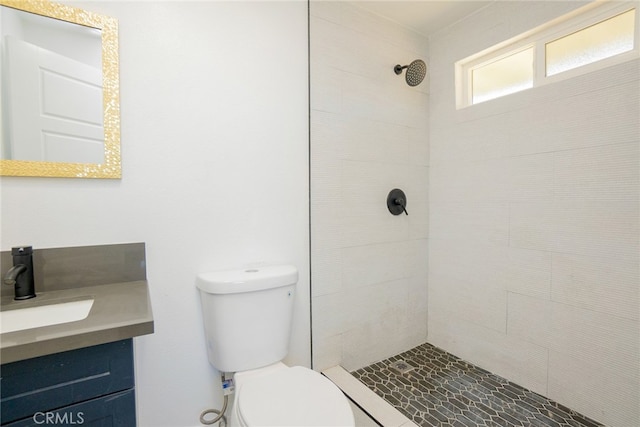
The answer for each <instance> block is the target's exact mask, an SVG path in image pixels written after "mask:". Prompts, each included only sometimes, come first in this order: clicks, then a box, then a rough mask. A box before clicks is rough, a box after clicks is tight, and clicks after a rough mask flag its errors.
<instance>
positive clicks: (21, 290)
mask: <svg viewBox="0 0 640 427" xmlns="http://www.w3.org/2000/svg"><path fill="white" fill-rule="evenodd" d="M11 255H12V256H13V267H11V269H10V270H9V271H7V274H6V276H4V283H5V284H7V285H14V286H15V297H14V298H13V299H15V300H23V299H29V298H33V297H35V296H36V287H35V282H34V280H33V248H32V247H31V246H18V247H15V248H11Z"/></svg>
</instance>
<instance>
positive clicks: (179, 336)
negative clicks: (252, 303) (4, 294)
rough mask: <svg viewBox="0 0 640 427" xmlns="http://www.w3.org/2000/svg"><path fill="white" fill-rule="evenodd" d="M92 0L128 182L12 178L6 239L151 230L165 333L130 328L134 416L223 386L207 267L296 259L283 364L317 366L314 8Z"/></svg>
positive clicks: (181, 404) (163, 422) (216, 400)
mask: <svg viewBox="0 0 640 427" xmlns="http://www.w3.org/2000/svg"><path fill="white" fill-rule="evenodd" d="M73 4H74V5H80V3H73ZM82 6H84V7H85V8H86V9H89V10H92V11H94V12H98V13H104V14H107V15H110V16H113V17H115V18H117V19H118V20H119V24H120V81H121V90H120V100H121V115H122V165H123V171H122V179H121V180H83V179H53V178H49V179H42V178H11V177H3V178H2V180H1V181H0V182H1V185H2V187H1V209H2V212H1V213H2V224H1V235H2V241H1V249H2V250H8V249H9V248H10V247H11V246H12V245H16V244H26V243H28V244H31V245H33V246H34V247H35V248H38V247H40V248H44V247H64V246H79V245H97V244H109V243H119V242H138V241H142V242H146V244H147V274H148V280H149V286H150V292H151V300H152V305H153V312H154V318H155V328H156V332H155V334H153V335H149V336H145V337H141V338H137V339H135V340H134V341H135V355H136V376H137V403H138V418H139V425H141V426H154V427H156V426H171V427H176V426H194V425H199V421H198V417H199V414H200V412H201V411H202V410H204V409H206V408H210V407H220V406H221V401H222V397H221V392H220V391H219V386H218V381H219V380H218V376H217V373H216V372H215V371H214V369H213V368H211V367H210V366H209V364H208V362H207V357H206V353H205V351H206V350H205V345H204V337H203V329H202V320H201V313H200V306H199V297H198V294H197V291H196V288H195V286H194V281H195V276H196V274H197V273H198V272H202V271H208V270H214V269H221V268H235V267H240V266H243V265H245V264H246V263H253V262H265V263H279V262H286V263H293V264H294V265H296V266H297V267H298V268H299V270H300V281H299V284H298V293H297V300H296V306H295V310H296V314H295V325H294V332H293V337H292V346H291V352H290V355H289V357H288V359H287V362H288V363H292V364H301V365H306V366H309V365H310V359H311V355H310V337H309V329H310V326H309V236H308V234H309V232H308V218H309V212H308V120H307V117H308V100H307V93H308V84H307V78H308V73H307V6H306V3H305V2H302V1H288V2H244V1H242V2H193V3H189V2H183V1H181V2H155V1H152V2H102V3H101V2H87V3H83V4H82Z"/></svg>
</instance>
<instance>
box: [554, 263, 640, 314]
mask: <svg viewBox="0 0 640 427" xmlns="http://www.w3.org/2000/svg"><path fill="white" fill-rule="evenodd" d="M552 258H553V261H552V262H553V279H552V285H551V299H552V300H553V301H556V302H559V303H564V304H569V305H573V306H576V307H581V308H585V309H589V310H593V311H597V312H600V313H607V314H611V315H614V316H620V317H624V318H627V319H631V320H635V321H637V320H638V318H639V317H640V309H639V307H640V295H639V294H640V288H639V287H638V283H640V277H639V276H640V267H639V266H638V260H637V259H636V260H625V259H620V258H616V257H607V258H603V257H594V256H583V255H570V254H561V253H554V254H553V255H552Z"/></svg>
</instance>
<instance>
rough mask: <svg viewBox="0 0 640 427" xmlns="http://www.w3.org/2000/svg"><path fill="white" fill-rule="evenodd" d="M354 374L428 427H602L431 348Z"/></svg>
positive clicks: (557, 404) (405, 413)
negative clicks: (404, 371)
mask: <svg viewBox="0 0 640 427" xmlns="http://www.w3.org/2000/svg"><path fill="white" fill-rule="evenodd" d="M394 362H395V363H394ZM403 362H405V363H403ZM394 365H395V366H394ZM407 365H408V366H407ZM411 368H413V369H411ZM406 369H409V371H408V372H406V373H402V374H401V373H400V372H402V371H403V370H406ZM351 374H352V375H353V376H354V377H356V378H357V379H358V380H360V381H361V382H362V383H364V384H365V385H366V386H367V387H368V388H370V389H371V390H373V391H374V392H376V394H378V395H379V396H380V397H382V398H383V399H385V400H386V401H387V402H389V403H390V404H392V405H393V406H394V407H395V408H396V409H397V410H398V411H400V412H401V413H403V414H404V415H405V416H407V417H408V418H409V419H410V420H412V421H413V422H414V423H416V424H417V425H420V426H423V427H427V426H429V427H430V426H438V427H440V426H442V427H445V426H456V427H457V426H460V427H465V426H468V427H477V426H534V427H542V426H545V427H547V426H552V427H556V426H572V427H581V426H586V427H594V426H602V424H600V423H597V422H595V421H593V420H591V419H589V418H587V417H585V416H583V415H580V414H578V413H577V412H575V411H573V410H571V409H569V408H567V407H565V406H562V405H560V404H559V403H556V402H554V401H552V400H549V399H547V398H545V397H543V396H541V395H539V394H537V393H534V392H532V391H530V390H527V389H525V388H522V387H520V386H519V385H517V384H514V383H512V382H509V381H507V380H506V379H504V378H502V377H499V376H497V375H494V374H492V373H490V372H487V371H485V370H483V369H480V368H478V367H477V366H474V365H472V364H470V363H468V362H465V361H464V360H461V359H459V358H458V357H456V356H454V355H452V354H450V353H447V352H446V351H444V350H441V349H439V348H437V347H434V346H433V345H431V344H428V343H426V344H422V345H420V346H418V347H415V348H413V349H411V350H409V351H406V352H404V353H401V354H399V355H397V356H393V357H390V358H389V359H386V360H383V361H380V362H377V363H374V364H373V365H370V366H367V367H364V368H361V369H358V370H356V371H354V372H352V373H351Z"/></svg>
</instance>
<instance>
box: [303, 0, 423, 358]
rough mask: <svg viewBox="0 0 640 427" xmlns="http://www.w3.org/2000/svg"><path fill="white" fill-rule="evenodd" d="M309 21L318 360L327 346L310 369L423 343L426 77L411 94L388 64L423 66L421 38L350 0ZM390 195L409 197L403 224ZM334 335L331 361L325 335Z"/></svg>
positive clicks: (319, 9) (319, 10)
mask: <svg viewBox="0 0 640 427" xmlns="http://www.w3.org/2000/svg"><path fill="white" fill-rule="evenodd" d="M311 14H312V20H311V28H310V32H311V55H312V60H311V68H312V69H311V86H312V87H315V89H314V93H312V112H311V116H312V117H311V122H312V136H311V145H312V147H311V181H312V182H311V191H312V193H311V214H312V217H311V218H312V220H311V221H312V236H311V242H312V259H313V257H314V256H315V254H316V252H318V256H319V257H320V258H319V261H318V263H317V265H316V263H314V269H313V270H312V271H313V274H314V280H315V276H318V279H317V283H318V285H319V286H322V290H318V292H317V293H316V295H318V296H317V298H319V299H318V301H317V302H316V301H315V300H314V321H313V323H314V328H315V329H314V346H315V347H314V353H315V348H317V346H321V345H324V344H323V343H325V342H327V345H331V344H330V342H333V343H334V345H333V346H332V350H331V351H330V352H328V355H327V352H326V351H324V350H319V353H318V354H319V356H318V359H316V362H317V363H319V364H322V363H324V362H322V361H321V359H322V360H324V359H326V360H329V361H332V362H336V363H338V362H340V363H342V365H343V366H345V367H347V368H348V369H355V368H358V367H361V366H363V365H364V364H367V363H370V362H371V361H375V360H378V359H382V358H384V357H389V356H391V355H393V354H396V353H398V352H400V351H404V350H407V349H409V348H411V347H412V346H415V345H417V344H419V343H422V342H424V341H425V340H426V308H427V301H426V300H427V289H426V281H427V265H428V259H427V241H426V240H425V239H426V237H427V236H428V231H429V221H428V215H429V205H428V197H429V194H428V177H429V170H428V167H427V165H428V163H429V120H428V112H429V102H428V91H429V90H428V79H425V80H426V81H425V82H423V83H422V84H421V85H420V86H417V87H413V88H412V87H409V86H408V85H407V84H406V83H405V82H404V77H403V76H397V75H395V73H394V72H393V67H394V65H395V64H397V63H401V62H403V61H407V63H408V62H410V61H412V60H413V59H416V58H421V59H423V60H425V61H426V60H427V59H428V58H427V55H428V49H427V47H428V41H427V39H426V38H425V37H422V36H420V35H417V34H414V33H411V32H410V31H408V30H407V29H405V28H402V27H400V26H399V25H397V24H395V23H393V22H391V21H389V20H387V19H384V18H381V17H379V16H377V15H374V14H371V13H370V12H367V11H365V10H363V9H361V8H360V7H359V6H358V5H357V4H351V3H348V2H335V3H334V2H332V3H331V5H322V6H316V5H314V4H313V3H312V6H311ZM316 39H320V40H316ZM314 52H315V54H314ZM316 76H317V78H316ZM321 110H323V111H326V112H331V113H332V114H327V113H325V112H323V111H321ZM333 113H335V114H333ZM314 129H317V130H318V132H317V133H316V134H315V135H314V134H313V132H314ZM338 163H339V164H340V170H339V171H337V170H336V169H335V168H336V165H337V164H338ZM325 168H326V169H325ZM316 169H318V170H317V171H316ZM323 169H324V170H323ZM393 188H401V189H403V190H404V191H405V193H406V194H407V199H408V204H407V209H408V211H409V216H405V215H399V216H393V215H391V214H390V213H389V211H388V209H387V205H386V198H387V194H388V193H389V191H390V190H392V189H393ZM329 233H331V234H332V236H328V235H327V234H329ZM334 249H338V250H340V255H339V259H336V252H335V251H334ZM330 262H335V263H339V264H340V267H339V269H340V271H341V277H340V279H339V280H338V279H336V278H335V274H336V273H337V271H338V269H337V268H336V267H335V266H331V265H329V263H330ZM328 280H337V281H340V282H341V284H340V286H338V285H331V284H329V283H327V281H328ZM324 292H334V293H332V294H330V295H321V294H322V293H324ZM332 304H333V305H336V307H337V308H336V307H331V305H332ZM336 310H337V311H336ZM326 316H333V318H332V319H325V318H324V317H326ZM316 333H317V334H316ZM338 336H340V340H341V344H340V347H341V350H340V351H341V358H340V360H339V361H336V359H335V351H338V350H337V346H336V345H335V343H336V342H337V339H334V340H333V341H331V340H329V338H327V337H338ZM316 337H317V338H318V339H317V340H316ZM323 340H324V341H323ZM327 340H329V341H327Z"/></svg>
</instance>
